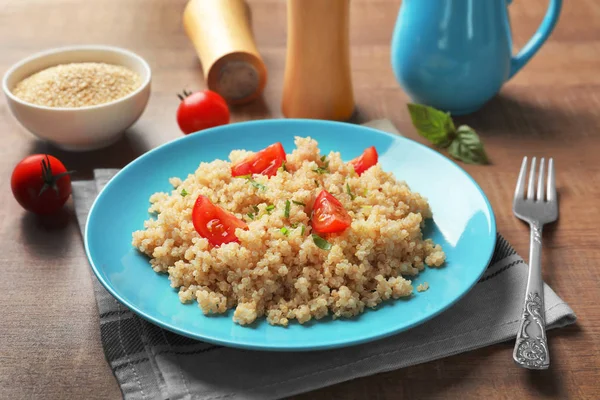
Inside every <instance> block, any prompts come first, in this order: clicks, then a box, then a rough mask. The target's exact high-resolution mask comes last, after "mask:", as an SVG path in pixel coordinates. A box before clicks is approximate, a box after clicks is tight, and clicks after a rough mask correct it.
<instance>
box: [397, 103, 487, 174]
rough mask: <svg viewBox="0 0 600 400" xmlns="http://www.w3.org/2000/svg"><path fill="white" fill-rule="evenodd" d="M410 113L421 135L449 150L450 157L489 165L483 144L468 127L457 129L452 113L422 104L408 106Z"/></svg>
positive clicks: (469, 162) (463, 126) (470, 162)
mask: <svg viewBox="0 0 600 400" xmlns="http://www.w3.org/2000/svg"><path fill="white" fill-rule="evenodd" d="M408 112H409V113H410V117H411V119H412V123H413V125H414V126H415V128H416V129H417V132H418V133H419V135H421V136H423V137H424V138H425V139H427V140H429V141H430V142H431V143H433V144H434V145H436V146H439V147H442V148H445V149H446V148H447V149H448V153H449V154H450V156H452V157H453V158H455V159H457V160H461V161H463V162H465V163H468V164H489V160H488V158H487V155H486V153H485V150H484V148H483V143H482V142H481V139H479V136H478V135H477V133H476V132H475V131H474V130H473V129H472V128H471V127H469V126H467V125H461V126H459V127H458V129H456V127H455V126H454V121H452V117H451V116H450V113H445V112H443V111H440V110H436V109H435V108H433V107H429V106H424V105H421V104H412V103H409V104H408Z"/></svg>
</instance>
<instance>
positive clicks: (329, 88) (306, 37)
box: [282, 0, 354, 121]
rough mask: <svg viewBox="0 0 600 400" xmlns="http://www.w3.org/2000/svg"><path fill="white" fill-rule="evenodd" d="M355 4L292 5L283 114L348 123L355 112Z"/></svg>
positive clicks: (315, 0)
mask: <svg viewBox="0 0 600 400" xmlns="http://www.w3.org/2000/svg"><path fill="white" fill-rule="evenodd" d="M349 14H350V0H288V2H287V23H288V36H287V56H286V65H285V77H284V86H283V100H282V112H283V114H284V115H285V116H286V117H288V118H313V119H327V120H336V121H347V120H348V119H350V117H351V116H352V113H353V112H354V95H353V91H352V80H351V73H350V45H349V42H350V40H349V25H350V21H349V20H350V15H349Z"/></svg>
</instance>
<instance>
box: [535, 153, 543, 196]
mask: <svg viewBox="0 0 600 400" xmlns="http://www.w3.org/2000/svg"><path fill="white" fill-rule="evenodd" d="M544 161H545V160H544V158H543V157H542V159H541V160H540V172H539V174H538V184H537V197H536V199H537V201H544V181H545V179H544V178H545V176H544V172H545V171H544Z"/></svg>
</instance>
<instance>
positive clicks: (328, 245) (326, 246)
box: [312, 233, 331, 250]
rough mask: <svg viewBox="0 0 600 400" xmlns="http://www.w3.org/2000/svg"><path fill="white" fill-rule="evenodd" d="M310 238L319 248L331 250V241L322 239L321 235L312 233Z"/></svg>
mask: <svg viewBox="0 0 600 400" xmlns="http://www.w3.org/2000/svg"><path fill="white" fill-rule="evenodd" d="M312 239H313V242H315V244H316V245H317V247H318V248H320V249H321V250H331V243H329V242H328V241H327V240H325V239H323V238H322V237H321V236H319V235H316V234H314V233H313V234H312Z"/></svg>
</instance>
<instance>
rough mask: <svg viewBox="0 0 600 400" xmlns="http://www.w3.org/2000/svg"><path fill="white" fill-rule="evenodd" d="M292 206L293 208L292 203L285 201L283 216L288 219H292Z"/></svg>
mask: <svg viewBox="0 0 600 400" xmlns="http://www.w3.org/2000/svg"><path fill="white" fill-rule="evenodd" d="M290 206H291V203H290V201H289V200H286V201H285V211H284V212H283V216H284V217H286V218H288V219H289V218H290Z"/></svg>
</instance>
